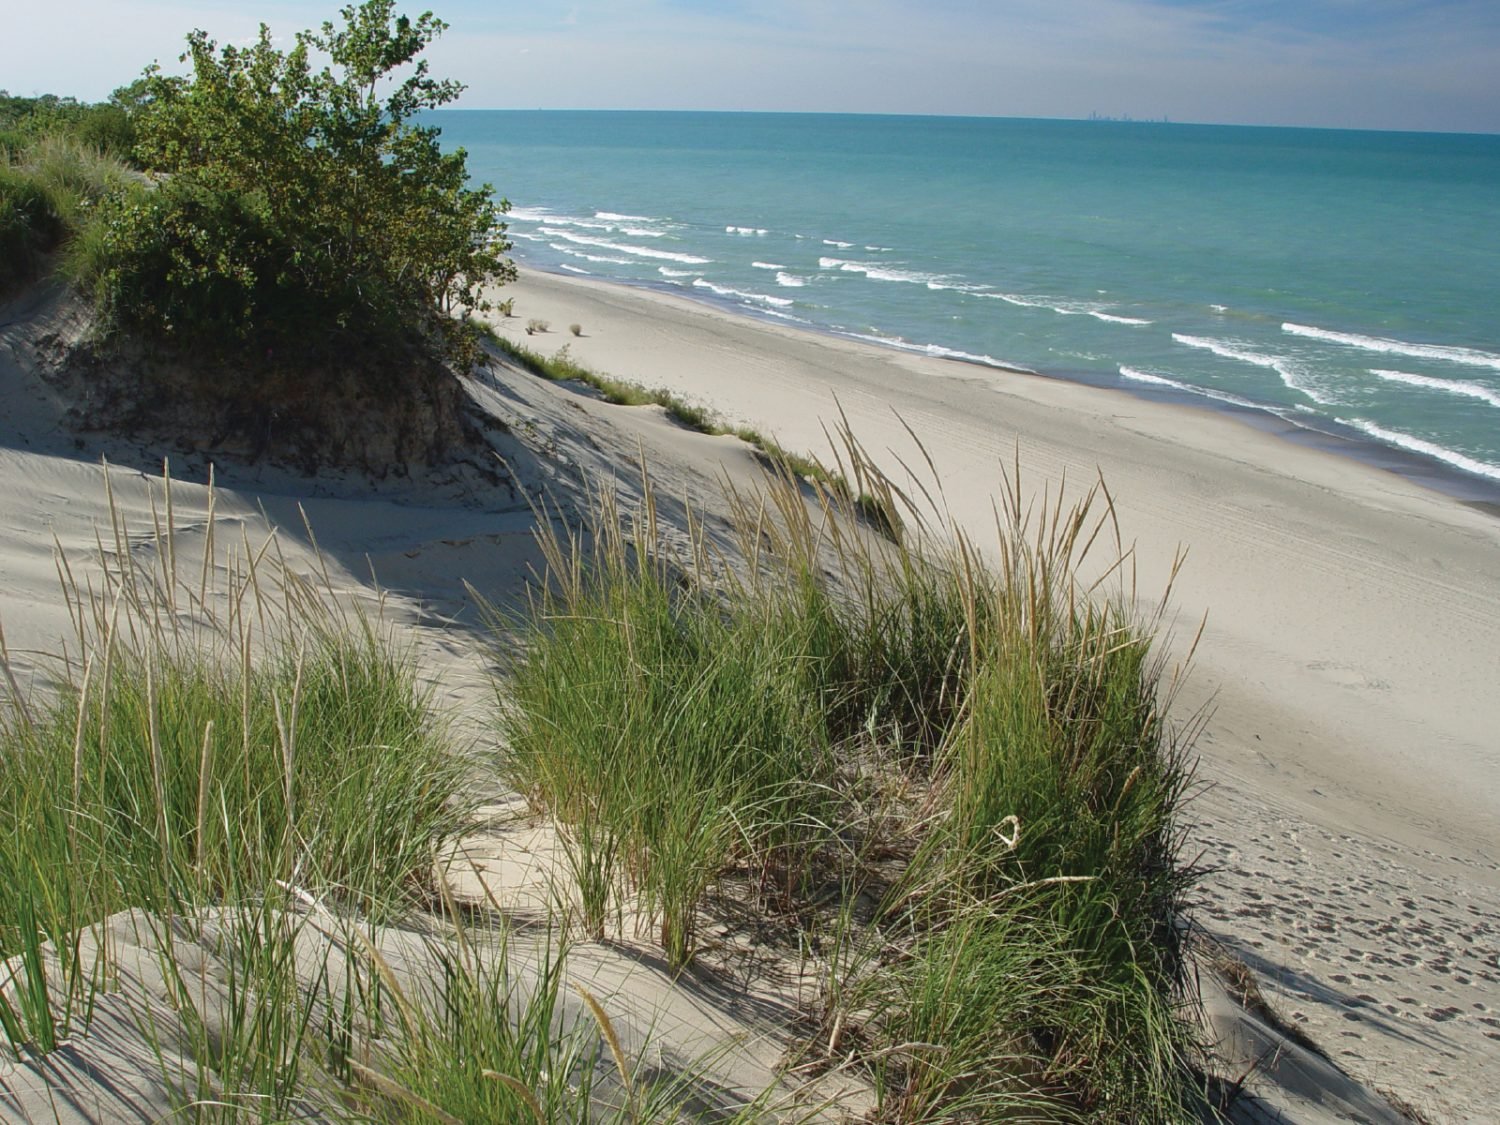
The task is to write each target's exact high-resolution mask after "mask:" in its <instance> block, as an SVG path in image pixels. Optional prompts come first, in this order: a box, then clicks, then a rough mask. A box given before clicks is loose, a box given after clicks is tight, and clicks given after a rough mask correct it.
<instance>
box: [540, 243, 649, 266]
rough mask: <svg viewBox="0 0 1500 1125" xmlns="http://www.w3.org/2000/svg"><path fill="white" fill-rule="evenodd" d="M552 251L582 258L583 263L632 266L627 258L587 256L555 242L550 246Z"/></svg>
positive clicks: (582, 252)
mask: <svg viewBox="0 0 1500 1125" xmlns="http://www.w3.org/2000/svg"><path fill="white" fill-rule="evenodd" d="M550 245H551V247H552V249H554V250H557V251H560V252H562V253H564V254H570V255H572V256H573V257H575V258H582V259H583V260H584V261H585V262H607V263H611V264H613V265H617V266H628V265H631V264H633V263H632V262H631V260H630V259H629V258H611V257H608V256H607V255H604V254H589V253H586V252H584V251H582V250H574V249H573V248H572V247H571V246H562V245H559V244H558V243H556V242H553V243H551V244H550Z"/></svg>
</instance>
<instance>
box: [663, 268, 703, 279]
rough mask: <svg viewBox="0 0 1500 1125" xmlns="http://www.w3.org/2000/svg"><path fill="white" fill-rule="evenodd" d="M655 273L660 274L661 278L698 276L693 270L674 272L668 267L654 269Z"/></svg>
mask: <svg viewBox="0 0 1500 1125" xmlns="http://www.w3.org/2000/svg"><path fill="white" fill-rule="evenodd" d="M656 272H657V273H659V274H661V275H662V276H663V277H697V276H698V274H697V273H696V272H695V271H693V270H674V269H672V268H671V267H670V266H657V267H656Z"/></svg>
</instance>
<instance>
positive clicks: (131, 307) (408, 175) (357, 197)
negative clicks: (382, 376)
mask: <svg viewBox="0 0 1500 1125" xmlns="http://www.w3.org/2000/svg"><path fill="white" fill-rule="evenodd" d="M341 15H342V18H343V24H342V26H337V27H336V26H335V25H334V24H333V23H325V24H324V25H323V26H322V29H321V31H317V32H314V31H304V32H301V33H299V34H298V35H297V36H296V37H295V40H294V42H293V45H292V46H291V47H290V49H288V50H286V51H282V50H279V49H278V48H277V47H276V46H275V44H274V41H273V39H272V36H271V32H270V29H269V28H267V27H266V26H264V25H262V26H261V29H260V35H259V37H258V39H257V40H256V41H255V42H253V43H252V44H250V45H249V46H245V47H238V46H234V45H227V46H224V47H222V48H221V47H219V45H218V44H216V43H215V42H214V41H213V40H211V39H210V38H209V37H208V36H207V34H206V33H205V32H203V31H194V32H193V33H192V34H190V35H189V36H188V39H187V44H188V49H187V52H186V53H185V54H184V55H183V56H182V61H183V62H186V63H190V64H191V73H190V74H189V75H187V76H183V77H179V76H171V75H166V74H163V73H162V72H161V71H160V70H159V69H158V68H155V67H152V68H149V69H148V70H147V71H146V74H145V76H144V78H143V79H142V80H141V81H140V82H138V83H136V84H135V85H134V86H132V87H129V88H127V89H126V90H125V91H122V96H121V100H122V101H125V102H127V103H128V108H129V109H130V110H131V111H132V117H133V119H134V126H135V136H136V149H135V154H136V157H137V159H138V160H139V162H140V163H141V165H142V166H143V167H144V168H145V169H146V170H147V171H148V172H150V173H152V177H153V180H154V185H153V186H151V187H143V188H138V189H136V190H132V191H129V192H125V193H121V194H120V195H118V196H116V197H115V198H114V199H113V200H112V201H111V203H110V204H109V205H108V206H107V207H106V208H105V209H104V214H103V215H102V216H101V218H102V219H103V223H102V226H101V228H100V229H99V230H98V231H97V232H96V233H95V236H94V237H91V238H89V239H87V240H85V241H84V244H83V245H82V246H81V247H80V251H79V253H78V254H77V255H76V260H77V273H78V274H79V275H80V276H81V277H82V278H84V279H85V280H87V281H88V282H90V283H91V284H92V285H93V287H94V290H95V293H96V296H97V297H98V298H99V301H100V304H101V306H102V307H103V309H104V311H105V312H106V314H107V316H108V317H109V320H110V322H111V323H112V324H114V325H115V326H117V327H120V328H124V329H127V330H129V331H131V332H133V333H136V334H139V335H144V336H146V337H148V338H155V339H158V340H162V341H165V342H169V343H172V344H175V345H178V346H180V347H183V348H186V349H187V350H189V351H191V352H193V353H199V354H204V353H206V354H210V355H215V356H220V357H224V358H237V359H240V360H243V361H245V362H246V363H248V364H249V365H251V366H273V367H276V368H278V369H283V370H284V369H288V368H298V367H301V368H311V367H318V366H321V365H325V364H328V363H331V362H332V363H338V364H340V365H343V364H345V363H347V362H368V361H370V360H373V359H376V358H383V359H385V361H386V362H385V363H384V365H383V366H386V367H389V365H390V362H389V361H390V358H391V357H395V356H400V355H412V354H414V353H427V354H440V355H443V356H446V357H448V358H458V359H460V360H463V359H465V358H466V357H467V356H468V355H469V354H471V353H470V352H469V349H471V348H472V345H473V330H472V329H471V328H470V327H469V325H468V324H467V314H469V313H471V312H473V311H475V310H479V309H483V308H485V307H487V306H486V305H485V303H484V301H483V298H482V296H481V286H482V285H483V283H485V282H486V281H489V280H499V281H504V280H508V279H509V278H511V277H513V276H514V267H513V266H511V264H510V263H509V262H508V261H506V260H505V259H504V258H503V257H501V255H502V254H503V253H504V252H505V250H507V249H509V245H508V243H506V242H505V241H504V239H503V231H504V229H505V228H504V225H503V224H502V223H501V221H500V216H501V215H502V214H503V213H504V211H505V210H506V209H507V208H508V204H507V203H505V202H504V201H499V202H496V201H495V200H494V199H493V197H492V195H491V189H490V185H488V184H485V185H482V186H480V187H477V188H471V187H470V186H469V185H468V172H467V167H466V157H465V153H464V152H463V150H461V149H460V150H457V151H454V152H449V153H445V152H443V151H442V149H441V147H440V146H439V143H438V133H439V131H438V130H437V129H436V128H433V127H430V126H426V125H422V124H418V123H416V122H415V121H414V120H413V119H414V117H415V116H416V115H417V114H419V113H421V112H422V111H424V110H429V109H434V108H437V107H439V106H442V105H445V104H447V103H449V102H451V101H453V100H454V99H455V98H456V97H457V96H458V94H459V93H460V91H461V90H462V88H463V87H462V86H461V85H459V84H458V83H456V82H453V81H447V80H439V79H435V78H433V77H432V76H431V75H430V74H429V72H428V67H427V62H426V61H425V60H423V59H421V58H420V57H419V56H420V55H421V53H422V51H423V50H424V49H425V48H426V47H427V45H428V44H429V43H431V42H432V40H433V39H434V38H436V37H437V36H438V35H439V34H440V33H441V32H442V31H443V30H444V29H445V27H446V25H445V24H444V23H443V22H442V21H440V20H438V19H436V18H435V17H434V16H433V15H432V14H431V13H430V12H429V13H424V14H423V15H421V16H419V17H417V18H416V19H411V18H408V17H407V16H404V15H396V14H395V5H394V0H366V2H364V3H362V4H359V5H358V6H349V7H346V8H344V9H343V10H342V13H341ZM315 58H317V59H320V60H326V63H325V64H324V65H322V67H321V68H320V69H317V68H315V67H314V62H313V60H314V59H315ZM398 72H404V76H401V75H399V74H398ZM455 313H458V314H462V319H460V318H456V317H455V316H454V314H455Z"/></svg>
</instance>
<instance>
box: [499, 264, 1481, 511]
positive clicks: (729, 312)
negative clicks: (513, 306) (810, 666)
mask: <svg viewBox="0 0 1500 1125" xmlns="http://www.w3.org/2000/svg"><path fill="white" fill-rule="evenodd" d="M511 257H512V258H513V259H514V260H515V261H516V264H517V266H519V267H521V268H522V269H523V270H525V271H527V272H530V273H533V274H542V275H545V276H547V277H555V278H558V279H559V280H561V281H565V282H566V281H573V280H577V281H583V282H594V283H598V284H600V285H607V286H618V287H619V288H622V289H629V290H637V291H639V292H642V293H649V294H653V295H655V296H659V297H666V298H674V297H675V298H678V299H680V300H683V301H687V302H690V303H694V304H700V305H703V306H705V307H707V308H710V309H713V310H714V311H716V312H719V313H722V314H724V315H726V316H731V317H739V318H741V319H744V320H748V321H751V322H752V323H755V324H761V325H765V326H768V327H773V328H782V329H786V330H789V331H794V332H805V333H808V334H810V335H813V336H820V337H827V338H830V339H834V340H843V341H847V342H850V343H865V344H870V345H871V346H874V347H879V348H886V349H888V350H890V351H893V352H897V353H900V354H903V355H912V356H920V357H922V358H926V359H934V360H940V361H943V362H946V363H952V364H957V365H959V366H961V367H972V368H975V369H976V370H978V371H981V372H991V373H994V372H998V373H1001V374H1005V375H1030V376H1033V377H1035V378H1038V379H1051V380H1055V381H1057V382H1060V383H1069V384H1072V385H1075V386H1081V387H1091V388H1093V389H1095V390H1101V391H1110V392H1114V393H1117V394H1126V395H1129V396H1131V397H1133V398H1136V399H1139V400H1141V401H1143V402H1149V403H1155V404H1159V405H1168V406H1180V407H1186V408H1188V409H1191V410H1198V411H1204V412H1206V413H1209V414H1212V415H1215V416H1218V417H1226V418H1232V419H1235V420H1237V421H1239V422H1240V423H1241V424H1243V425H1246V426H1250V427H1252V428H1254V429H1257V430H1260V431H1262V432H1264V433H1268V434H1272V435H1274V436H1276V437H1278V438H1280V439H1281V440H1283V441H1289V442H1292V443H1294V444H1296V445H1300V446H1302V447H1304V448H1310V449H1316V450H1318V451H1320V452H1324V453H1329V454H1332V455H1334V456H1338V457H1347V458H1349V459H1351V460H1353V461H1356V462H1358V463H1359V464H1361V465H1365V466H1367V467H1370V468H1374V469H1379V470H1381V471H1384V472H1388V473H1393V474H1395V475H1397V476H1399V477H1401V478H1403V479H1404V480H1407V481H1411V482H1413V483H1415V484H1418V485H1420V486H1422V487H1424V488H1426V489H1428V490H1430V491H1432V492H1436V493H1439V494H1441V495H1443V496H1446V497H1449V498H1451V499H1454V500H1458V501H1460V502H1462V503H1464V504H1468V505H1471V506H1473V507H1474V508H1475V509H1476V510H1478V511H1482V512H1486V513H1488V514H1490V515H1492V516H1494V517H1495V518H1496V519H1500V481H1491V480H1489V479H1487V478H1486V477H1484V476H1481V475H1480V474H1478V473H1471V472H1467V471H1465V470H1464V469H1461V468H1459V467H1457V466H1455V465H1449V464H1448V463H1446V462H1445V461H1444V460H1443V459H1442V458H1440V457H1436V456H1430V455H1426V454H1423V453H1420V452H1417V451H1415V450H1411V449H1407V448H1404V447H1402V446H1399V445H1395V444H1392V443H1389V442H1383V441H1380V440H1378V439H1377V438H1374V437H1372V436H1370V435H1369V434H1366V433H1363V432H1362V431H1360V430H1358V429H1355V428H1354V427H1352V426H1347V425H1344V424H1342V423H1339V422H1337V421H1334V420H1332V419H1324V418H1317V417H1315V416H1312V415H1309V416H1308V417H1307V418H1306V419H1305V420H1304V419H1299V418H1295V417H1293V416H1292V415H1291V413H1290V412H1287V411H1283V410H1279V409H1277V408H1274V407H1271V406H1262V405H1258V404H1248V403H1247V404H1241V403H1237V402H1231V401H1228V400H1226V399H1221V398H1218V397H1216V396H1214V395H1210V394H1204V393H1199V392H1194V391H1191V390H1179V389H1177V388H1176V387H1172V386H1156V385H1153V384H1150V383H1144V382H1135V381H1132V380H1130V379H1127V378H1126V377H1125V376H1123V375H1118V374H1117V375H1115V376H1114V377H1113V378H1100V377H1097V376H1093V375H1091V374H1090V373H1088V372H1084V371H1045V370H1038V369H1036V368H1030V367H1022V366H1020V365H1019V364H1005V363H998V362H996V363H991V362H986V361H985V360H982V359H979V358H965V357H964V356H963V355H962V354H940V353H952V349H949V348H946V347H943V346H941V345H929V346H928V347H926V348H924V347H923V346H921V345H916V344H913V345H910V346H908V347H902V346H901V345H900V344H899V343H897V342H895V341H890V342H888V343H882V342H879V341H878V340H876V339H875V338H874V337H870V336H862V335H859V334H857V333H853V332H843V331H840V330H838V329H836V328H830V327H828V326H826V325H821V324H815V323H813V322H812V321H807V320H804V319H803V318H796V319H795V320H793V319H791V318H784V317H779V316H777V315H775V314H774V313H771V312H768V311H766V310H763V309H757V308H754V307H751V306H749V305H746V304H742V303H740V302H736V301H734V300H733V299H731V298H729V297H722V296H719V295H717V294H713V293H690V292H687V291H686V290H684V289H682V288H681V287H678V286H673V285H671V284H670V283H667V282H653V281H651V280H649V279H648V280H634V281H625V280H619V279H615V278H605V277H598V276H596V275H594V274H590V273H587V272H586V271H583V270H578V271H577V273H574V272H572V271H567V272H559V271H557V270H553V269H547V268H544V267H541V266H535V265H531V264H528V263H527V262H526V261H525V260H524V258H517V257H516V255H515V254H514V252H512V254H511ZM929 348H931V349H936V350H929Z"/></svg>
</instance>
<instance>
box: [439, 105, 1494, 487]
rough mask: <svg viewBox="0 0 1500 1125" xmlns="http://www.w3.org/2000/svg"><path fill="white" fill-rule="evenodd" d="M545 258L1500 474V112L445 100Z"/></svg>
mask: <svg viewBox="0 0 1500 1125" xmlns="http://www.w3.org/2000/svg"><path fill="white" fill-rule="evenodd" d="M427 120H428V121H429V122H430V123H432V124H435V125H439V126H440V127H441V128H442V130H443V141H444V144H445V145H450V146H451V145H462V146H464V147H465V148H466V149H467V150H468V153H469V167H470V170H471V172H472V173H473V175H474V176H475V178H476V179H477V180H481V181H488V182H491V183H493V184H494V186H495V188H496V190H497V192H498V193H499V194H502V195H504V196H506V197H507V198H509V200H510V201H511V203H512V205H513V210H512V211H511V213H510V216H509V222H510V232H509V233H510V237H511V238H512V239H513V241H514V251H513V255H514V257H515V258H516V260H517V261H518V262H520V263H523V264H526V265H530V266H533V267H536V268H541V269H546V270H553V271H559V272H572V273H577V274H587V275H590V276H594V277H598V278H602V279H609V280H614V281H620V282H626V283H629V284H634V285H650V286H653V287H658V288H666V289H670V290H671V291H674V292H679V293H681V294H683V295H686V296H693V297H698V298H701V299H703V300H707V301H712V302H715V303H718V304H721V305H727V306H729V307H733V308H735V309H738V310H740V311H743V312H746V313H749V314H753V315H757V316H762V317H769V318H773V319H776V320H779V321H781V322H783V323H791V324H802V325H805V326H806V327H808V328H812V329H817V330H821V331H831V332H836V333H840V334H845V335H849V336H854V337H858V338H862V339H869V340H876V341H879V342H882V343H885V344H888V345H890V346H892V347H897V348H904V349H909V350H912V351H917V352H924V353H928V354H931V355H935V356H941V357H947V358H951V359H954V360H960V361H966V362H970V363H974V364H980V365H994V366H1013V367H1022V368H1027V369H1029V370H1032V371H1036V372H1038V373H1041V374H1046V375H1053V376H1058V377H1062V378H1068V379H1074V380H1079V381H1083V382H1088V383H1092V384H1096V385H1104V386H1115V387H1122V388H1126V389H1129V390H1132V391H1134V392H1136V393H1138V394H1143V395H1146V396H1148V397H1161V398H1166V399H1169V400H1173V401H1178V402H1184V401H1187V402H1196V403H1198V404H1201V405H1204V406H1210V407H1214V408H1217V409H1224V410H1231V411H1234V412H1237V413H1240V414H1242V415H1244V416H1245V417H1246V418H1247V419H1248V420H1250V421H1253V422H1259V423H1261V424H1263V425H1265V426H1267V427H1268V428H1272V429H1275V430H1278V431H1279V432H1282V433H1284V434H1286V435H1288V436H1291V437H1299V438H1302V439H1304V440H1308V441H1313V442H1316V443H1319V444H1323V445H1326V446H1330V447H1332V448H1337V449H1341V450H1343V451H1346V452H1351V453H1354V454H1356V455H1358V456H1361V457H1364V458H1366V459H1368V460H1373V461H1375V462H1377V463H1381V464H1387V465H1388V466H1389V467H1392V468H1397V469H1400V470H1403V471H1406V472H1409V473H1411V474H1413V475H1416V476H1418V477H1421V478H1424V479H1427V480H1429V481H1430V482H1431V483H1437V484H1439V485H1441V486H1443V487H1446V488H1447V489H1448V490H1449V491H1454V492H1457V493H1458V494H1460V495H1465V496H1470V497H1474V498H1486V499H1494V498H1496V497H1497V496H1500V136H1490V135H1485V136H1473V135H1453V134H1416V133H1375V132H1352V131H1334V130H1311V129H1270V128H1266V129H1256V128H1244V127H1229V126H1199V125H1168V124H1133V123H1120V122H1083V121H1078V122H1073V121H1035V120H1019V119H992V118H920V117H875V116H847V115H816V114H808V115H802V114H725V113H634V112H547V111H537V112H523V111H487V110H485V111H480V110H476V111H445V112H442V113H436V114H432V115H430V116H429V117H428V119H427Z"/></svg>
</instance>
